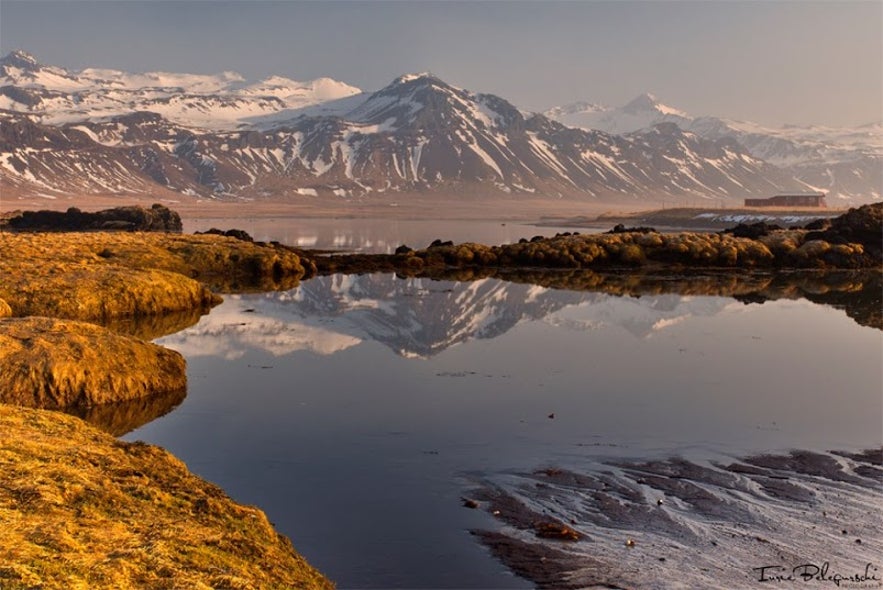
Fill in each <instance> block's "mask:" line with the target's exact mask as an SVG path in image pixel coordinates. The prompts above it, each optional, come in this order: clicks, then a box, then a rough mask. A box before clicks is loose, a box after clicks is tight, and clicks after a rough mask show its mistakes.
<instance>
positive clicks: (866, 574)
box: [753, 561, 883, 588]
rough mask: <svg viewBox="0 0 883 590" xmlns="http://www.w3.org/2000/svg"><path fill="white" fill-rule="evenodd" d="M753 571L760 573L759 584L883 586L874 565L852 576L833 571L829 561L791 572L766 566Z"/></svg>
mask: <svg viewBox="0 0 883 590" xmlns="http://www.w3.org/2000/svg"><path fill="white" fill-rule="evenodd" d="M753 571H755V572H757V573H758V574H757V581H758V582H828V583H831V584H834V585H835V586H837V587H839V586H840V585H841V584H844V585H845V586H848V587H851V588H856V587H863V588H875V587H880V586H881V585H883V584H881V578H880V577H878V575H877V574H878V573H879V568H878V567H876V566H875V565H874V564H872V563H868V564H865V568H864V571H862V572H860V573H859V572H856V573H852V574H843V573H839V572H833V571H831V566H830V564H829V563H828V562H827V561H826V562H824V563H822V564H821V565H817V564H814V563H804V564H801V565H798V566H795V567H793V568H791V569H790V570H789V569H788V568H786V567H782V566H780V565H766V566H763V567H756V568H754V569H753ZM869 583H870V584H869ZM856 584H861V586H856Z"/></svg>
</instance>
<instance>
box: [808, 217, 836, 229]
mask: <svg viewBox="0 0 883 590" xmlns="http://www.w3.org/2000/svg"><path fill="white" fill-rule="evenodd" d="M829 227H831V220H830V219H816V220H815V221H810V222H809V223H807V224H806V225H804V226H803V229H808V230H815V231H823V230H826V229H828V228H829Z"/></svg>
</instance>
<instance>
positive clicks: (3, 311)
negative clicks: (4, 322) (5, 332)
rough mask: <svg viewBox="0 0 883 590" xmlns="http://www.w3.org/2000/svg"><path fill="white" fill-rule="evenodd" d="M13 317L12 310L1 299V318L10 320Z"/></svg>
mask: <svg viewBox="0 0 883 590" xmlns="http://www.w3.org/2000/svg"><path fill="white" fill-rule="evenodd" d="M11 315H12V308H11V307H9V304H8V303H6V301H5V300H3V299H0V318H8V317H10V316H11Z"/></svg>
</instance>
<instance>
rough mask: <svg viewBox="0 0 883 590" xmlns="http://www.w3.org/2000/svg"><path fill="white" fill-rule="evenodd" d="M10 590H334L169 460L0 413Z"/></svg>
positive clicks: (70, 428)
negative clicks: (278, 589)
mask: <svg viewBox="0 0 883 590" xmlns="http://www.w3.org/2000/svg"><path fill="white" fill-rule="evenodd" d="M0 522H2V523H3V526H0V587H2V588H3V589H4V590H18V589H25V588H59V589H60V588H84V589H85V588H88V589H90V590H104V589H108V590H109V589H114V590H135V589H138V590H154V589H156V590H159V589H169V588H193V589H204V590H208V589H210V588H237V589H271V588H273V589H275V588H280V589H281V588H286V589H288V588H303V589H317V588H332V587H333V585H332V584H331V583H330V582H329V581H328V580H327V579H326V578H324V577H323V576H322V575H321V574H320V573H319V572H317V571H316V570H315V569H313V568H312V567H311V566H310V565H309V564H308V563H307V562H306V561H305V560H304V559H303V558H302V557H301V556H300V555H298V553H297V552H296V551H295V550H294V548H293V547H292V545H291V542H290V541H289V540H288V539H287V538H286V537H284V536H282V535H280V534H279V533H277V532H276V531H275V530H274V529H273V527H272V525H271V524H270V523H269V521H268V520H267V517H266V515H265V514H264V513H263V512H261V511H260V510H258V509H257V508H253V507H249V506H242V505H239V504H236V503H235V502H233V501H232V500H231V499H230V498H228V497H227V496H226V495H225V494H224V492H223V491H222V490H220V489H219V488H218V487H216V486H214V485H212V484H210V483H208V482H205V481H203V480H202V479H200V478H198V477H196V476H194V475H193V474H191V473H190V472H189V471H188V470H187V468H186V466H185V465H184V464H183V463H182V462H181V461H179V460H178V459H176V458H175V457H173V456H172V455H171V454H169V453H168V452H166V451H164V450H162V449H160V448H158V447H154V446H150V445H146V444H143V443H125V442H120V441H118V440H116V439H114V438H113V437H112V436H110V435H108V434H105V433H102V432H100V431H98V430H96V429H95V428H92V427H90V426H88V425H87V424H85V423H84V422H82V421H81V420H79V419H77V418H73V417H71V416H67V415H64V414H61V413H57V412H46V411H41V410H29V409H25V408H15V407H12V406H4V405H0Z"/></svg>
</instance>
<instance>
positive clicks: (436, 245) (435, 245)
mask: <svg viewBox="0 0 883 590" xmlns="http://www.w3.org/2000/svg"><path fill="white" fill-rule="evenodd" d="M453 245H454V242H452V241H451V240H448V241H446V242H443V241H441V240H439V239H435V240H432V243H431V244H430V245H429V247H430V248H441V247H443V246H453Z"/></svg>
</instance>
